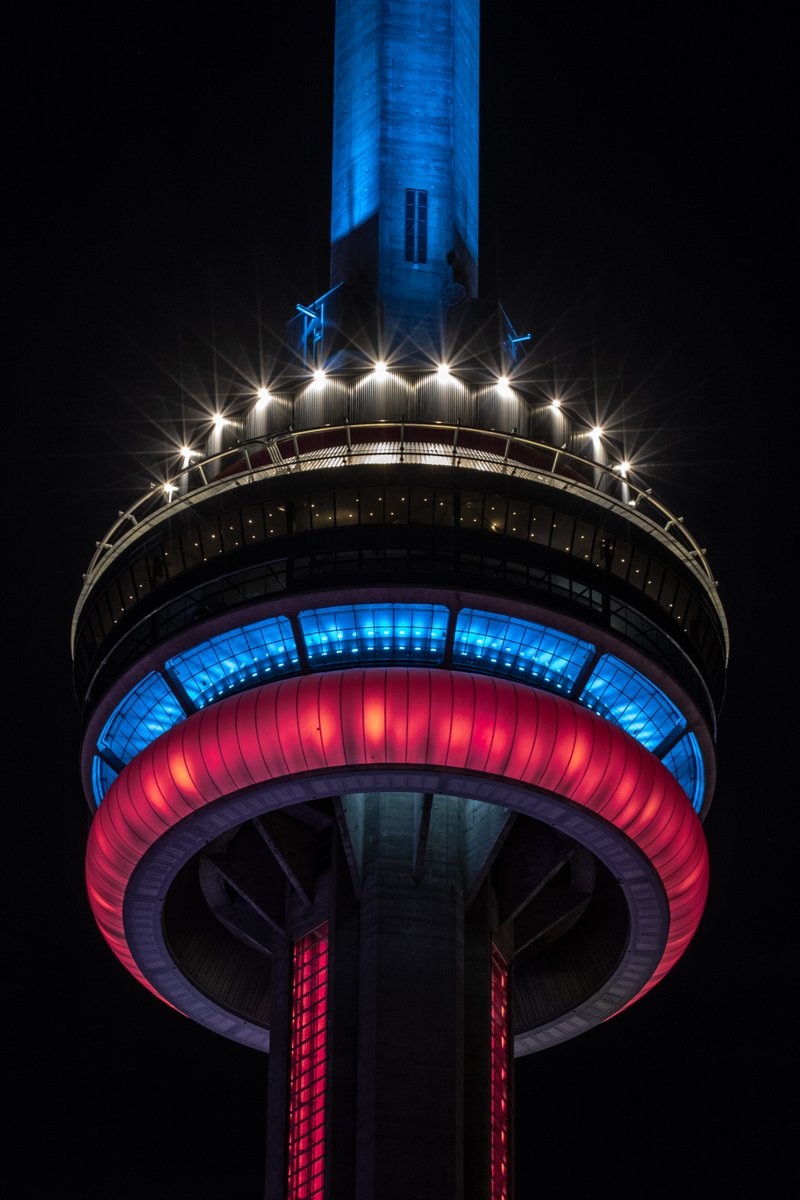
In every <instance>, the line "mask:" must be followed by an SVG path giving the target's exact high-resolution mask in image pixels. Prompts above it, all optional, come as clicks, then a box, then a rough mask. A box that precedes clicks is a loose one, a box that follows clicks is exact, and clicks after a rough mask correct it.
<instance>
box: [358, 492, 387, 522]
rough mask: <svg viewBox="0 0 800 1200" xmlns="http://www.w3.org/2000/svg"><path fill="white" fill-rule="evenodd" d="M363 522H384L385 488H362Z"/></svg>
mask: <svg viewBox="0 0 800 1200" xmlns="http://www.w3.org/2000/svg"><path fill="white" fill-rule="evenodd" d="M361 524H362V525H382V524H383V488H376V487H364V488H362V489H361Z"/></svg>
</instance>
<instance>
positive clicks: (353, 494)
mask: <svg viewBox="0 0 800 1200" xmlns="http://www.w3.org/2000/svg"><path fill="white" fill-rule="evenodd" d="M336 524H337V525H357V524H358V488H339V489H338V491H337V492H336Z"/></svg>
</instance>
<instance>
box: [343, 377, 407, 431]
mask: <svg viewBox="0 0 800 1200" xmlns="http://www.w3.org/2000/svg"><path fill="white" fill-rule="evenodd" d="M413 406H414V389H413V388H412V387H411V385H410V384H409V383H407V382H406V381H405V380H404V379H400V378H399V377H398V376H397V375H392V374H389V375H387V376H386V377H385V378H384V379H377V378H376V377H375V375H373V374H371V373H370V374H369V375H367V377H366V378H365V379H361V380H359V381H358V382H357V383H356V384H355V386H354V387H353V388H352V398H351V400H350V420H351V421H353V422H358V421H400V420H402V419H403V418H404V417H405V419H406V420H408V418H409V417H410V415H411V413H412V412H413Z"/></svg>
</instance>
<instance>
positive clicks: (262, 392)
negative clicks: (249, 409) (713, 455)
mask: <svg viewBox="0 0 800 1200" xmlns="http://www.w3.org/2000/svg"><path fill="white" fill-rule="evenodd" d="M256 396H257V397H258V399H257V400H256V408H263V407H264V405H265V404H269V402H270V400H271V399H272V396H271V395H270V393H269V389H268V388H265V387H260V388H259V389H258V391H257V392H256Z"/></svg>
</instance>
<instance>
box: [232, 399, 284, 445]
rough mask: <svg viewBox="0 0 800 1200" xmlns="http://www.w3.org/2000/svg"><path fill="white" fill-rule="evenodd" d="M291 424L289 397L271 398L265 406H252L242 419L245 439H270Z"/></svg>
mask: <svg viewBox="0 0 800 1200" xmlns="http://www.w3.org/2000/svg"><path fill="white" fill-rule="evenodd" d="M291 424H292V400H291V397H290V396H279V395H275V396H271V397H270V399H269V400H268V401H267V402H266V404H253V405H252V406H251V407H250V409H249V410H248V412H247V414H246V416H245V419H244V431H245V437H248V438H256V437H270V436H271V435H272V434H273V433H281V432H282V431H283V430H284V429H288V428H289V426H290V425H291Z"/></svg>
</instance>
